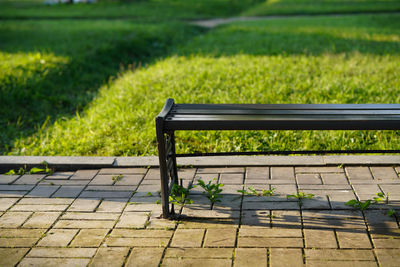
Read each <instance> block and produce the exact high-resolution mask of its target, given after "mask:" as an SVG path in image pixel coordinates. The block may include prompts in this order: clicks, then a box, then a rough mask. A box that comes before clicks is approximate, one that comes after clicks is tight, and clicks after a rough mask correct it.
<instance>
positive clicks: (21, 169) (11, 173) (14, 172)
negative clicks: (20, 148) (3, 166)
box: [5, 166, 26, 175]
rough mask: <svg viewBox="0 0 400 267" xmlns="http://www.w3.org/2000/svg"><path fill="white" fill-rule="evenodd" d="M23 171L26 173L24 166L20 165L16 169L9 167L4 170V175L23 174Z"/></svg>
mask: <svg viewBox="0 0 400 267" xmlns="http://www.w3.org/2000/svg"><path fill="white" fill-rule="evenodd" d="M25 173H26V166H24V167H20V168H19V169H18V171H15V170H14V169H11V170H9V171H8V172H6V173H5V175H24V174H25Z"/></svg>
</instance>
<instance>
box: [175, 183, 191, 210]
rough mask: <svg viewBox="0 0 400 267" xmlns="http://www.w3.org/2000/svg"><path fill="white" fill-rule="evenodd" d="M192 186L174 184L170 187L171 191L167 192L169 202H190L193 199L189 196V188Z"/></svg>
mask: <svg viewBox="0 0 400 267" xmlns="http://www.w3.org/2000/svg"><path fill="white" fill-rule="evenodd" d="M192 188H193V186H192V185H189V186H188V188H185V187H184V186H182V185H178V184H174V185H173V186H172V188H171V193H170V194H169V202H171V203H172V204H175V205H180V206H183V205H185V204H192V203H193V200H191V199H190V198H189V193H190V189H192Z"/></svg>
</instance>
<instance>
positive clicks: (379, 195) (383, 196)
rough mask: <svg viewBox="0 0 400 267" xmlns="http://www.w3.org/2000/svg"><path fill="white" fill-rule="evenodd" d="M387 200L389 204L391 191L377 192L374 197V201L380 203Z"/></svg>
mask: <svg viewBox="0 0 400 267" xmlns="http://www.w3.org/2000/svg"><path fill="white" fill-rule="evenodd" d="M383 201H385V203H386V204H389V193H387V194H384V193H381V192H379V193H376V197H374V202H375V203H380V202H383Z"/></svg>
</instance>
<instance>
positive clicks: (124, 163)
mask: <svg viewBox="0 0 400 267" xmlns="http://www.w3.org/2000/svg"><path fill="white" fill-rule="evenodd" d="M43 161H46V162H47V163H48V164H49V166H50V167H51V168H54V169H56V170H59V171H67V170H78V169H100V168H118V167H119V168H127V167H158V157H156V156H148V157H66V156H55V157H47V156H0V172H6V171H8V170H10V169H15V168H20V167H24V166H26V167H27V168H31V167H34V166H40V165H41V164H42V162H43ZM340 164H343V165H398V164H400V155H384V156H368V155H363V156H225V157H187V158H178V165H182V166H194V167H225V166H327V165H340Z"/></svg>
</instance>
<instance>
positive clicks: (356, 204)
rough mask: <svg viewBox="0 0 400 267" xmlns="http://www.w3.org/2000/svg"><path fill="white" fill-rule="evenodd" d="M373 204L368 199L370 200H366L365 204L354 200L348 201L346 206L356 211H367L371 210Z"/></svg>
mask: <svg viewBox="0 0 400 267" xmlns="http://www.w3.org/2000/svg"><path fill="white" fill-rule="evenodd" d="M371 203H372V200H371V199H368V200H366V201H364V202H363V201H360V200H357V199H352V200H349V201H347V202H346V203H344V204H345V205H347V206H350V207H353V208H355V209H359V210H366V209H368V208H369V206H370V205H371Z"/></svg>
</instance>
